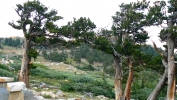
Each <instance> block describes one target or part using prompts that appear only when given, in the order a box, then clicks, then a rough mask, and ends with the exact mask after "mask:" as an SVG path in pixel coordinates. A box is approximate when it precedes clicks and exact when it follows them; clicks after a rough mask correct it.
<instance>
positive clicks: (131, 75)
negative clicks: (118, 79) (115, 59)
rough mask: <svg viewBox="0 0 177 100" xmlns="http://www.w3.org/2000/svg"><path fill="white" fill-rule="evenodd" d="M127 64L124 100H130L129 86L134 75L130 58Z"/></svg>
mask: <svg viewBox="0 0 177 100" xmlns="http://www.w3.org/2000/svg"><path fill="white" fill-rule="evenodd" d="M127 63H128V67H129V75H128V79H127V83H126V87H125V91H124V100H130V92H131V85H132V82H133V74H134V69H133V66H132V64H133V62H132V61H131V58H128V61H127Z"/></svg>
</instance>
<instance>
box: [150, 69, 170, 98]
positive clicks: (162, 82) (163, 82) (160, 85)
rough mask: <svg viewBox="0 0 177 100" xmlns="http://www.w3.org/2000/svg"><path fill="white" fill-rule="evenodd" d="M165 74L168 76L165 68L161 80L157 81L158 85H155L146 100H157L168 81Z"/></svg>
mask: <svg viewBox="0 0 177 100" xmlns="http://www.w3.org/2000/svg"><path fill="white" fill-rule="evenodd" d="M167 74H168V69H167V68H166V69H165V71H164V73H163V76H162V78H161V79H160V80H159V82H158V84H157V85H156V87H155V88H154V90H153V91H152V93H151V94H150V95H149V97H148V99H147V100H157V97H158V96H159V94H160V92H161V91H162V89H163V88H164V87H165V86H166V82H167V79H168V78H167Z"/></svg>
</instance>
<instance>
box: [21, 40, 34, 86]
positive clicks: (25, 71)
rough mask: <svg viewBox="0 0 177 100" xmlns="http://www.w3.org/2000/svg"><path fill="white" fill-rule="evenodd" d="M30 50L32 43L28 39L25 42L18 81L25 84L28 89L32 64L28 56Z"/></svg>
mask: <svg viewBox="0 0 177 100" xmlns="http://www.w3.org/2000/svg"><path fill="white" fill-rule="evenodd" d="M30 49H31V47H30V42H29V40H27V39H26V40H25V42H24V50H23V58H22V64H21V70H20V73H19V76H18V79H19V81H22V82H24V83H25V84H26V87H27V88H29V74H30V67H29V63H30V62H31V57H30V56H29V55H28V54H27V52H28V51H29V50H30Z"/></svg>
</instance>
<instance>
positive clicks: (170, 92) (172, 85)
mask: <svg viewBox="0 0 177 100" xmlns="http://www.w3.org/2000/svg"><path fill="white" fill-rule="evenodd" d="M167 48H168V88H167V100H175V89H176V78H175V64H174V39H173V38H172V37H171V35H170V34H168V37H167Z"/></svg>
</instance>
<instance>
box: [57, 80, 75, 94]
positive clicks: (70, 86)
mask: <svg viewBox="0 0 177 100" xmlns="http://www.w3.org/2000/svg"><path fill="white" fill-rule="evenodd" d="M60 89H61V90H62V91H67V92H72V91H74V90H75V89H74V88H73V83H69V82H65V83H62V85H61V88H60Z"/></svg>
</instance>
